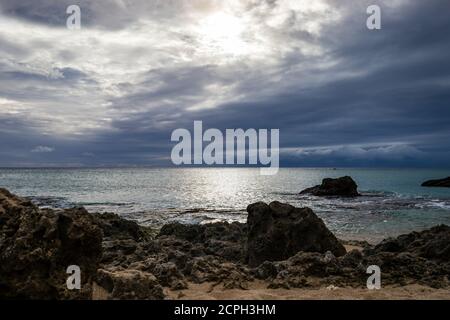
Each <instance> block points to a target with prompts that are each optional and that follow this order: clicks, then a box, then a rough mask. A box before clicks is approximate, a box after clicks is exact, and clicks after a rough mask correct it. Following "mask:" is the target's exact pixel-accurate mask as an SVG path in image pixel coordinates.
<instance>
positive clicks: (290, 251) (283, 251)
mask: <svg viewBox="0 0 450 320" xmlns="http://www.w3.org/2000/svg"><path fill="white" fill-rule="evenodd" d="M247 211H248V218H247V224H248V240H247V250H248V264H249V265H250V266H258V265H259V264H261V263H263V262H264V261H266V260H267V261H279V260H285V259H287V258H289V257H291V256H293V255H295V254H296V253H297V252H299V251H306V252H321V253H325V252H326V251H331V252H332V253H333V254H334V255H335V256H341V255H344V254H345V253H346V251H345V248H344V247H343V245H342V244H341V243H340V242H339V241H338V239H337V238H336V237H335V236H334V235H333V234H332V233H331V231H330V230H328V228H327V227H326V226H325V224H324V223H323V221H322V220H321V219H320V218H318V217H317V216H316V214H315V213H314V212H313V211H312V210H311V209H309V208H295V207H293V206H291V205H289V204H283V203H280V202H272V203H271V204H270V205H267V204H265V203H263V202H258V203H254V204H251V205H249V206H248V207H247Z"/></svg>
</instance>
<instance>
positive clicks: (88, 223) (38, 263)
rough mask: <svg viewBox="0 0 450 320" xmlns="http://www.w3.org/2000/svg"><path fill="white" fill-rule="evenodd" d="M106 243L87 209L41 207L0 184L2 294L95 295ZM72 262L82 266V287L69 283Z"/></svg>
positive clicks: (42, 296) (29, 296) (30, 296)
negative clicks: (96, 280)
mask: <svg viewBox="0 0 450 320" xmlns="http://www.w3.org/2000/svg"><path fill="white" fill-rule="evenodd" d="M101 243H102V231H101V229H100V228H99V227H98V226H97V225H96V224H95V219H94V218H93V216H92V215H90V214H89V213H88V212H87V211H86V210H84V209H70V210H61V211H53V210H40V209H38V208H37V207H36V206H34V205H33V204H32V203H31V202H30V201H28V200H25V199H22V198H19V197H17V196H14V195H12V194H11V193H9V192H8V191H7V190H5V189H0V297H1V298H26V299H87V298H90V296H91V293H92V287H91V283H92V279H93V278H94V277H95V273H96V270H97V267H98V265H99V261H100V258H101V254H102V245H101ZM70 265H77V266H79V267H80V269H81V290H68V289H67V285H66V280H67V277H68V276H69V275H68V274H67V273H66V270H67V268H68V267H69V266H70Z"/></svg>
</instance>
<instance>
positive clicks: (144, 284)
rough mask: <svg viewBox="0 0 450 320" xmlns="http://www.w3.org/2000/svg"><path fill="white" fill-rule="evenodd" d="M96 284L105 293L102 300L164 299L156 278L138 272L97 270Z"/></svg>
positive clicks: (146, 273) (149, 274)
mask: <svg viewBox="0 0 450 320" xmlns="http://www.w3.org/2000/svg"><path fill="white" fill-rule="evenodd" d="M96 284H97V285H99V286H100V287H101V288H102V289H103V290H104V291H105V292H106V293H107V294H106V297H103V298H104V299H121V300H136V299H141V300H142V299H146V300H162V299H164V297H165V296H164V293H163V289H162V287H161V286H160V284H159V282H158V281H157V280H156V277H155V276H154V275H153V274H151V273H148V272H142V271H138V270H115V271H110V270H104V269H99V270H98V272H97V279H96Z"/></svg>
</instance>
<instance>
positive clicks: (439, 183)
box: [422, 177, 450, 188]
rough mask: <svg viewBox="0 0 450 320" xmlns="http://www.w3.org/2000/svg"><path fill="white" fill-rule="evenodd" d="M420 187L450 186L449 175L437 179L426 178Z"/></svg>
mask: <svg viewBox="0 0 450 320" xmlns="http://www.w3.org/2000/svg"><path fill="white" fill-rule="evenodd" d="M422 187H445V188H450V177H447V178H444V179H437V180H428V181H425V182H424V183H422Z"/></svg>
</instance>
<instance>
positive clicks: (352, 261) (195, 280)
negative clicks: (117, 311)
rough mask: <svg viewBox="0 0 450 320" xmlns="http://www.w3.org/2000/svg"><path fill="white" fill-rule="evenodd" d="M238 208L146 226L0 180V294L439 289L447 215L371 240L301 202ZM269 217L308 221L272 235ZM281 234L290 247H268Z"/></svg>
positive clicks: (165, 295) (345, 295) (446, 270)
mask: <svg viewBox="0 0 450 320" xmlns="http://www.w3.org/2000/svg"><path fill="white" fill-rule="evenodd" d="M247 211H248V212H249V216H248V221H247V223H236V222H235V223H223V222H219V223H212V224H203V225H183V224H179V223H169V224H166V225H164V226H163V227H162V228H161V229H160V230H159V231H157V230H154V229H151V228H149V227H143V226H140V225H138V224H137V223H135V222H133V221H130V220H126V219H123V218H121V217H119V216H118V215H115V214H111V213H105V214H99V213H89V212H88V211H86V210H85V209H83V208H72V209H64V210H52V209H39V208H38V207H36V206H35V205H34V204H32V203H31V201H29V200H26V199H23V198H20V197H17V196H15V195H13V194H11V193H9V192H8V191H7V190H5V189H0V217H1V219H0V239H2V240H1V241H0V247H1V249H2V250H0V262H1V263H0V284H2V286H0V297H3V298H21V297H22V298H27V299H98V298H101V299H157V300H159V299H335V298H337V299H361V298H363V299H402V298H406V299H422V298H430V297H434V298H436V299H450V291H449V290H448V289H449V288H450V283H449V279H448V274H450V247H449V246H448V243H450V227H448V226H445V225H441V226H436V227H433V228H431V229H427V230H424V231H421V232H411V233H409V234H407V235H402V236H399V237H397V238H391V239H385V240H384V241H382V242H380V243H378V244H376V245H372V244H369V243H366V242H360V241H356V240H353V241H345V240H344V241H343V240H338V239H337V238H336V237H335V236H334V235H333V234H332V233H331V232H330V231H329V230H328V229H327V228H326V226H325V225H324V224H323V222H322V220H321V219H319V218H318V217H317V216H316V215H315V214H314V212H313V211H312V210H310V209H307V208H295V207H292V206H289V205H287V204H282V203H276V202H274V203H271V204H270V205H267V204H264V203H255V204H252V205H250V206H249V207H248V208H247ZM286 214H288V216H286ZM267 215H269V216H267ZM264 216H266V217H268V219H269V220H261V219H267V218H263V217H264ZM270 216H272V218H270ZM283 219H288V220H283ZM289 219H294V220H289ZM295 219H297V220H295ZM298 219H299V220H298ZM263 221H266V222H263ZM283 221H285V222H283ZM289 221H297V222H295V223H297V224H298V227H296V228H295V229H289V228H291V225H292V222H289ZM261 223H262V224H263V225H264V224H266V225H267V223H269V225H267V228H266V227H264V228H262V229H261ZM272 223H273V226H272V225H271V224H272ZM273 228H275V229H278V230H279V232H280V234H286V235H289V234H291V232H293V231H295V230H297V229H298V228H300V229H302V228H303V230H304V231H302V233H300V234H299V236H301V235H302V234H303V233H304V232H312V233H310V235H309V236H308V237H307V238H302V239H303V240H301V241H300V242H299V241H298V240H296V239H297V238H292V239H288V238H287V239H286V241H287V242H285V240H282V242H279V235H277V234H271V232H272V231H273V230H274V229H273ZM304 228H306V229H304ZM271 230H272V231H271ZM290 230H291V231H290ZM308 230H310V231H308ZM313 230H315V231H313ZM290 236H294V237H297V236H295V235H294V234H291V235H290ZM311 237H315V238H314V240H311V239H312V238H311ZM258 239H265V240H264V241H265V247H260V246H259V245H258V243H259V241H260V240H258ZM267 239H269V240H267ZM270 239H272V240H270ZM266 240H267V241H266ZM271 241H272V242H271ZM292 241H294V242H292ZM296 241H297V242H296ZM293 243H294V244H295V243H297V244H295V246H297V247H296V248H297V249H293V248H291V245H292V244H293ZM18 244H20V245H18ZM286 244H288V245H289V247H286V249H288V248H291V249H289V250H290V251H289V252H290V253H288V252H286V254H284V255H283V256H278V254H279V251H280V249H281V248H282V246H283V245H286ZM302 248H303V249H302ZM261 250H262V251H261ZM305 250H306V251H305ZM330 250H331V251H330ZM6 253H8V254H6ZM263 257H264V258H263ZM255 259H256V260H255ZM264 260H266V261H264ZM73 264H75V265H79V266H80V269H81V270H82V271H83V278H82V286H81V288H82V289H81V290H80V291H71V290H68V289H67V287H66V279H67V273H66V272H65V271H66V268H67V266H69V265H73ZM369 265H380V266H381V269H382V278H381V279H382V280H381V281H382V289H381V290H375V291H373V292H372V291H371V290H368V289H367V288H366V281H367V277H368V275H367V273H366V267H367V266H369ZM30 277H31V278H30ZM30 279H31V280H32V281H30ZM205 288H208V290H206V291H205ZM209 289H211V290H209ZM208 291H209V292H208Z"/></svg>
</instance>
